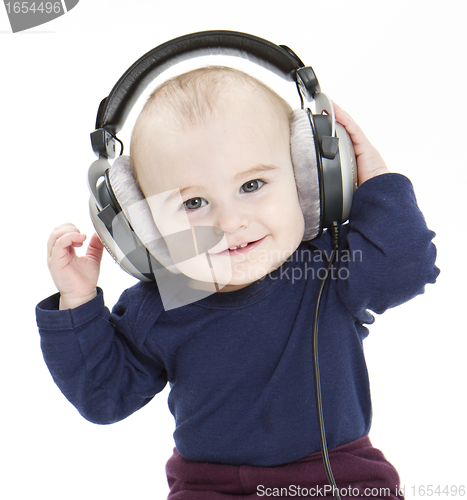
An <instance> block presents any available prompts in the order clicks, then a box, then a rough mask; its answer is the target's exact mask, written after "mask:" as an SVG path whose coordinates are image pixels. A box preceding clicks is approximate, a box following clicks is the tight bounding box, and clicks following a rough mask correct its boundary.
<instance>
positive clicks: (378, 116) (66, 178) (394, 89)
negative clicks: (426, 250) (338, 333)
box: [0, 0, 467, 500]
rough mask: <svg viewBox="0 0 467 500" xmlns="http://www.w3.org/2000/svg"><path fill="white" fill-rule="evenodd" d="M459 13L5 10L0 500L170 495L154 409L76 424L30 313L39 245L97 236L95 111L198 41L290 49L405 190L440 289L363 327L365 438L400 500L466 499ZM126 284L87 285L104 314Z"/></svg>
mask: <svg viewBox="0 0 467 500" xmlns="http://www.w3.org/2000/svg"><path fill="white" fill-rule="evenodd" d="M463 5H464V2H461V1H459V0H457V1H455V0H454V1H451V0H445V1H443V2H434V1H429V0H428V1H427V0H425V1H420V0H417V1H401V0H396V1H394V0H393V1H391V2H388V1H385V0H384V1H383V0H382V1H378V2H376V1H364V0H354V1H349V0H346V1H342V0H333V1H323V0H320V1H314V0H307V1H302V0H298V1H296V2H294V3H292V2H271V1H251V0H248V1H244V0H236V1H235V2H219V1H217V2H215V1H208V0H198V1H196V2H194V1H191V0H190V1H185V0H176V1H173V2H162V1H143V0H135V1H132V2H128V1H124V0H100V1H91V0H81V1H80V3H79V4H78V6H77V7H75V8H74V9H73V10H72V11H70V12H69V13H68V14H67V15H65V16H62V17H60V18H58V19H56V20H54V21H52V22H50V23H48V24H45V25H42V26H39V27H37V28H33V29H32V30H29V31H27V32H24V33H17V34H12V33H11V30H10V26H9V24H8V19H7V16H6V13H5V10H3V8H0V141H1V175H2V182H1V189H2V196H1V198H0V200H1V209H2V213H3V222H2V230H1V250H0V251H1V262H2V274H1V276H2V301H1V307H2V319H3V321H2V329H1V334H0V335H1V341H0V370H1V377H0V381H1V412H0V415H1V417H0V418H1V431H2V440H1V445H0V450H1V451H0V453H1V456H2V463H3V466H2V468H1V472H0V475H1V477H0V496H1V497H2V498H5V499H8V500H13V499H19V500H25V499H28V500H29V499H34V498H39V497H40V498H47V499H48V500H63V499H83V498H86V499H87V500H102V499H112V500H118V499H128V498H132V499H133V498H134V499H136V498H138V499H154V498H161V499H162V498H165V496H166V494H167V491H168V489H167V486H166V479H165V473H164V465H165V461H166V460H167V458H168V457H169V456H170V454H171V451H172V448H173V440H172V432H173V427H174V426H173V419H172V416H171V415H170V413H169V411H168V408H167V401H166V400H167V392H164V393H162V394H160V395H159V396H158V397H156V398H155V399H154V400H153V401H152V402H151V403H150V404H149V405H148V406H146V407H145V408H143V409H142V410H141V411H139V412H137V413H135V414H134V415H132V416H131V417H129V418H128V419H126V420H124V421H122V422H120V423H117V424H114V425H111V426H97V425H94V424H91V423H88V422H87V421H86V420H84V419H83V418H82V417H81V416H80V415H79V414H78V413H77V411H76V410H75V409H74V407H73V406H72V405H71V404H70V403H68V401H67V400H66V399H65V398H64V397H63V396H62V394H61V393H60V391H59V390H58V388H57V387H56V386H55V384H54V383H53V381H52V378H51V377H50V375H49V373H48V370H47V368H46V366H45V364H44V362H43V360H42V355H41V351H40V345H39V335H38V333H37V328H36V324H35V316H34V307H35V304H36V303H37V302H38V301H40V300H41V299H43V298H45V297H46V296H48V295H50V294H52V293H54V292H55V289H54V285H53V283H52V280H51V279H50V277H49V274H48V269H47V265H46V241H47V238H48V235H49V233H50V231H51V230H52V229H53V228H54V227H55V226H56V225H58V224H59V223H61V222H64V221H67V220H70V221H72V222H74V223H75V224H77V225H78V227H80V229H81V230H82V232H85V233H86V234H88V235H91V234H92V232H93V229H92V224H91V222H90V219H89V216H88V209H87V200H88V193H87V186H86V173H87V168H88V166H89V164H90V163H91V162H92V161H94V155H93V153H92V150H91V146H90V140H89V133H90V132H91V131H92V130H93V129H94V122H95V116H96V112H97V108H98V105H99V102H100V100H101V99H102V98H104V97H105V96H107V95H108V93H109V92H110V90H111V88H112V87H113V85H114V83H115V82H116V81H117V79H118V78H119V77H120V76H121V74H122V73H123V72H124V71H125V70H126V69H127V68H128V67H129V66H130V65H131V64H132V63H133V62H134V61H135V60H136V59H138V58H139V57H140V56H141V55H143V54H144V53H145V52H147V51H149V50H150V49H152V48H153V47H155V46H156V45H158V44H160V43H163V42H165V41H167V40H169V39H171V38H174V37H176V36H180V35H183V34H186V33H190V32H194V31H201V30H207V29H231V30H236V31H244V32H248V33H252V34H255V35H257V36H260V37H263V38H266V39H268V40H271V41H273V42H275V43H277V44H286V45H288V46H290V47H291V48H292V49H294V50H295V51H296V52H297V53H298V55H299V56H300V57H301V59H302V60H303V61H304V62H305V63H306V64H310V65H312V66H313V67H314V69H315V71H316V73H317V75H318V78H319V80H320V83H321V87H322V89H323V90H324V91H326V92H327V93H328V94H329V95H330V96H331V97H332V99H334V100H335V101H336V102H337V103H339V104H340V105H341V106H342V107H343V108H344V109H347V110H348V111H349V112H350V113H351V114H352V115H353V116H354V118H355V119H356V120H357V122H358V123H359V124H360V125H361V126H362V128H363V129H364V131H365V132H366V134H367V136H368V137H369V138H370V140H371V141H372V142H373V143H374V144H375V145H376V146H377V147H378V149H379V150H380V151H381V153H382V155H383V157H384V158H385V160H386V162H387V164H388V166H389V168H390V169H391V170H392V171H396V172H401V173H404V174H406V175H407V176H408V177H410V178H411V180H412V182H413V184H414V186H415V190H416V193H417V197H418V201H419V205H420V207H421V208H422V210H423V212H424V214H425V217H426V220H427V222H428V225H429V227H430V228H432V229H433V230H435V231H436V233H437V237H436V240H435V242H436V245H437V248H438V261H437V263H438V266H439V267H440V268H441V274H440V276H439V279H438V282H437V284H436V285H428V286H427V289H426V293H425V294H424V295H422V296H418V297H417V298H415V299H414V300H412V301H411V302H409V303H407V304H404V305H403V306H400V307H398V308H396V309H394V310H390V311H388V312H386V313H385V314H384V315H383V316H381V317H377V319H376V322H375V324H374V325H373V326H372V327H371V333H370V336H369V337H368V338H367V340H366V341H365V350H366V356H367V361H368V367H369V372H370V379H371V388H372V395H373V403H374V416H373V426H372V430H371V433H370V437H371V439H372V441H373V444H374V445H375V446H376V447H378V448H380V449H381V450H382V451H383V452H384V453H385V455H386V457H387V458H388V459H389V460H390V461H391V462H392V463H394V465H395V466H396V467H397V469H398V470H399V473H400V476H401V481H402V484H403V485H405V487H406V495H407V497H408V498H413V497H414V494H413V487H414V486H416V487H417V488H418V486H420V485H422V486H423V485H435V486H437V485H441V486H442V487H444V486H446V485H460V484H466V483H467V477H466V472H465V471H466V470H467V468H466V460H465V446H466V444H467V443H466V432H465V382H466V370H465V365H466V361H465V348H466V341H465V334H466V326H465V321H464V318H465V307H466V304H465V291H464V290H465V285H464V282H465V279H466V277H467V276H466V272H465V256H464V255H463V252H464V251H465V244H466V238H465V230H464V226H465V223H464V218H465V207H464V199H465V189H466V167H467V160H466V156H465V140H466V132H467V130H466V125H465V116H466V112H467V109H466V99H465V87H466V85H465V79H466V73H465V48H466V37H465V35H464V34H463V33H465V18H466V9H465V7H464V6H463ZM215 62H217V61H215ZM268 78H270V77H269V75H266V77H265V79H266V81H267V83H269V84H270V85H272V86H275V88H277V89H279V90H280V89H281V88H282V83H278V84H277V85H276V82H277V80H276V77H275V76H272V77H271V78H273V79H272V80H268ZM290 85H291V86H292V91H291V96H292V99H295V102H293V103H292V104H293V105H295V106H296V107H298V99H297V97H296V96H295V90H294V88H293V85H292V84H290ZM287 89H289V87H287ZM131 127H132V122H131V120H129V121H128V122H127V127H126V129H125V131H124V133H122V134H121V135H122V138H123V139H124V142H125V143H126V146H127V148H128V145H129V141H128V139H127V137H129V131H131ZM127 152H128V149H127ZM133 283H134V280H133V279H132V278H130V277H129V276H127V275H125V274H124V273H123V272H122V271H120V270H119V268H118V267H117V266H116V265H115V264H114V263H113V261H112V259H111V258H110V256H109V255H107V254H106V255H105V256H104V263H103V268H102V273H101V278H100V285H101V286H102V288H103V289H104V291H105V296H106V302H107V304H108V305H110V306H111V305H113V303H114V302H115V301H116V300H117V298H118V296H119V295H120V293H121V291H123V289H124V288H126V287H128V286H130V285H131V284H133ZM310 362H311V360H310ZM417 496H419V495H418V494H416V495H415V497H417Z"/></svg>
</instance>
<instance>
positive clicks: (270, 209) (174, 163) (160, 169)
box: [138, 89, 304, 291]
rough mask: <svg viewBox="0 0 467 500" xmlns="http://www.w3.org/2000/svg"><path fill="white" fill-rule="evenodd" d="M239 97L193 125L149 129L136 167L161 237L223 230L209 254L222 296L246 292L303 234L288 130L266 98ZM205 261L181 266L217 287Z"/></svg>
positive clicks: (234, 96)
mask: <svg viewBox="0 0 467 500" xmlns="http://www.w3.org/2000/svg"><path fill="white" fill-rule="evenodd" d="M239 92H240V91H236V90H235V89H232V92H231V94H230V95H229V99H228V101H230V102H225V101H224V102H223V103H221V104H220V105H219V107H220V109H218V110H215V111H214V112H213V115H212V116H209V117H207V118H206V119H204V120H203V122H202V123H199V124H197V125H195V126H192V127H189V128H188V127H185V128H183V129H182V128H180V127H175V126H167V123H164V124H162V122H159V123H156V124H153V123H151V125H150V126H149V127H148V128H147V129H146V130H145V132H144V137H143V140H142V141H141V154H140V156H139V157H140V158H141V160H140V162H139V164H138V178H139V182H140V185H141V187H142V189H143V191H144V194H145V196H146V198H147V199H148V202H149V205H150V207H151V210H152V213H153V216H154V219H155V222H156V224H157V226H158V228H159V230H160V231H161V233H162V235H163V236H164V235H168V234H173V233H174V232H175V231H181V230H183V229H186V228H189V227H190V226H213V227H215V228H220V229H222V231H223V232H224V235H225V236H224V238H223V240H222V241H221V242H220V243H219V244H217V245H216V246H215V247H214V248H212V249H211V250H210V251H209V257H210V259H211V264H212V267H213V269H214V271H215V276H216V278H215V281H216V282H217V283H219V286H224V285H226V286H224V287H223V288H222V289H221V290H220V291H232V290H235V289H239V288H243V287H244V286H247V285H248V284H250V283H252V282H254V281H256V280H258V279H259V278H261V277H263V276H265V275H266V274H267V273H269V272H270V271H272V270H274V269H276V268H278V267H279V266H280V265H281V264H282V263H283V262H285V260H287V258H288V257H289V256H290V255H291V254H292V253H293V252H294V251H295V250H296V248H297V247H298V245H299V244H300V242H301V240H302V237H303V232H304V219H303V214H302V212H301V209H300V205H299V201H298V195H297V189H296V185H295V178H294V174H293V169H292V163H291V158H290V144H289V124H288V123H287V120H286V118H285V117H284V118H279V115H278V113H277V112H276V111H275V110H274V108H273V107H272V105H271V104H270V103H268V102H266V101H265V100H264V98H256V99H247V100H245V98H244V97H243V98H242V95H241V94H240V93H239ZM161 193H162V195H159V196H154V195H157V194H161ZM170 194H172V197H171V199H170V200H168V199H167V195H170ZM219 233H221V231H219ZM244 244H248V245H247V246H246V247H244V248H242V249H237V250H229V248H233V247H239V246H241V245H244ZM169 250H170V247H169ZM201 257H203V256H201ZM203 263H204V264H203ZM205 263H206V257H205V256H204V258H203V259H200V258H194V259H190V260H189V261H186V262H184V263H180V264H177V267H178V268H179V269H180V271H181V272H182V273H183V274H186V275H187V276H189V277H191V278H193V279H194V280H197V281H200V282H205V283H209V282H210V283H211V287H212V282H213V277H212V271H211V270H209V269H207V270H206V264H205Z"/></svg>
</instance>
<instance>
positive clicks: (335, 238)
mask: <svg viewBox="0 0 467 500" xmlns="http://www.w3.org/2000/svg"><path fill="white" fill-rule="evenodd" d="M330 230H331V233H332V253H331V257H330V258H329V262H328V265H327V267H326V274H325V276H324V278H323V279H322V281H321V285H320V287H319V290H318V295H317V297H316V304H315V314H314V319H313V334H312V342H313V369H314V374H315V396H316V410H317V413H318V423H319V437H320V441H321V454H322V456H323V463H324V468H325V469H326V476H327V478H328V481H329V484H330V486H332V494H333V496H334V498H335V500H340V498H341V497H340V495H339V490H338V489H337V485H336V481H335V480H334V476H333V474H332V470H331V464H330V462H329V455H328V447H327V444H326V432H325V429H324V418H323V404H322V400H321V382H320V377H319V362H318V320H319V308H320V305H321V297H322V295H323V290H324V287H325V286H326V283H327V282H328V279H329V275H330V271H331V270H332V266H333V265H334V260H335V258H336V255H337V251H338V248H339V225H338V224H337V222H333V223H332V226H331V227H330Z"/></svg>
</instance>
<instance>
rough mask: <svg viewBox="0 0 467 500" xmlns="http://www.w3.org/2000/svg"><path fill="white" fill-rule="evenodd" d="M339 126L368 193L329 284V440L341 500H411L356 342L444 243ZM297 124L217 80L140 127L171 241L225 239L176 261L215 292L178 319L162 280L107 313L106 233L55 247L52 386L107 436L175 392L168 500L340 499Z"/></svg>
mask: <svg viewBox="0 0 467 500" xmlns="http://www.w3.org/2000/svg"><path fill="white" fill-rule="evenodd" d="M335 114H336V119H337V120H338V121H339V122H340V123H341V124H342V125H343V126H344V127H345V128H346V130H347V131H348V133H349V134H350V137H351V139H352V141H353V144H354V149H355V154H356V157H357V168H358V178H359V188H358V189H357V191H356V193H355V196H354V202H353V206H352V212H351V216H350V221H349V224H345V225H343V226H342V227H341V240H340V247H339V252H340V255H342V256H344V255H347V258H341V259H338V262H337V264H336V266H337V269H338V270H339V271H345V273H338V276H340V277H341V279H331V280H330V283H329V285H328V288H327V289H326V291H325V294H324V297H323V303H322V308H321V313H320V344H319V349H320V365H321V367H322V377H321V378H322V380H321V386H322V394H323V407H324V419H325V425H326V437H327V443H328V447H329V449H330V460H331V466H332V468H333V472H334V477H335V480H336V483H337V485H338V487H340V488H343V490H342V491H341V493H343V494H342V495H341V496H343V497H345V496H352V497H359V496H360V497H368V490H365V488H369V489H370V490H371V489H372V488H379V489H380V491H382V492H381V493H380V494H379V495H376V497H380V498H393V499H394V498H401V492H400V490H399V478H398V475H397V472H396V471H395V469H394V468H393V467H392V465H390V464H389V463H388V462H387V461H386V459H385V458H384V455H383V454H382V453H381V452H380V451H379V450H377V449H375V448H374V447H373V446H372V445H371V442H370V441H369V438H368V433H369V430H370V424H371V401H370V393H369V382H368V374H367V370H366V365H365V360H364V357H363V348H362V340H363V339H364V338H365V337H366V335H367V334H368V330H367V328H366V327H365V326H364V324H369V323H372V322H373V316H372V315H371V314H370V313H369V312H368V310H369V309H370V310H372V311H374V312H376V313H382V312H383V311H384V310H386V309H387V308H389V307H393V306H395V305H398V304H400V303H402V302H405V301H407V300H409V299H410V298H412V297H414V296H415V295H417V294H420V293H422V292H423V290H424V287H425V284H426V283H433V282H434V281H435V280H436V277H437V274H438V270H437V268H436V267H435V264H434V261H435V254H436V251H435V247H434V245H433V243H432V242H431V240H432V238H433V236H434V233H432V232H431V231H429V230H428V229H427V227H426V224H425V221H424V218H423V215H422V214H421V213H420V211H419V209H418V207H417V204H416V200H415V196H414V194H413V189H412V186H411V183H410V181H409V180H408V179H407V178H406V177H404V176H402V175H399V174H391V173H389V172H388V169H387V167H386V165H385V163H384V161H383V159H382V158H381V156H380V155H379V153H378V152H377V151H376V149H375V148H374V147H373V146H372V145H371V144H370V143H369V141H368V140H367V138H366V137H365V135H364V134H363V132H362V131H361V129H360V128H359V127H358V126H357V125H356V124H355V122H354V121H353V120H352V119H351V117H350V116H349V115H348V114H347V113H346V112H344V111H342V110H341V109H340V108H339V107H337V106H335ZM291 120H292V110H291V108H290V106H289V105H288V104H287V103H286V102H285V101H284V100H283V99H282V98H280V97H279V96H278V95H276V94H275V93H274V92H273V91H272V90H271V89H269V88H268V87H266V86H265V85H263V84H262V83H260V82H259V81H257V80H256V79H254V78H252V77H250V76H248V75H246V74H244V73H241V72H239V71H236V70H232V69H229V68H223V67H214V68H202V69H199V70H195V71H192V72H189V73H187V74H184V75H181V76H179V77H176V78H174V79H172V80H170V81H168V82H165V83H164V84H162V85H161V86H160V87H159V88H158V89H156V91H154V93H153V94H152V96H151V97H150V98H149V100H148V102H147V104H146V106H145V108H144V109H143V111H142V112H141V114H140V116H139V118H138V120H137V123H136V125H135V128H134V130H133V135H132V142H131V167H132V171H133V174H134V176H135V178H136V181H137V183H138V185H139V186H140V188H141V191H142V192H143V194H144V195H145V197H146V199H147V200H148V203H149V205H150V208H151V211H152V214H153V217H154V221H155V223H156V225H157V226H158V227H159V229H160V230H161V233H162V235H165V234H168V233H167V232H169V231H170V232H173V230H174V228H175V229H176V228H178V227H180V228H182V227H187V225H188V226H189V227H193V226H212V227H213V228H215V229H216V231H218V232H219V234H220V235H223V238H222V240H221V241H220V243H219V244H218V245H216V246H215V247H214V248H212V249H211V250H210V251H209V257H210V259H211V261H212V269H214V270H216V273H215V275H214V277H213V275H212V274H209V275H207V274H206V273H205V271H204V270H203V269H204V268H202V267H201V266H199V265H198V264H197V259H192V260H189V261H186V262H181V263H180V262H179V263H177V264H176V265H177V268H178V270H179V271H180V272H182V273H183V274H184V275H186V276H188V277H189V278H190V282H189V286H190V287H193V288H201V289H206V290H211V291H212V292H213V293H212V294H211V295H209V296H207V297H205V298H203V299H201V300H199V301H196V302H194V303H191V304H187V305H185V306H183V307H179V308H176V309H173V310H168V311H166V310H164V307H163V304H162V301H161V297H160V293H159V290H158V286H157V283H156V282H151V283H143V282H141V283H138V284H137V285H135V286H134V287H132V288H130V289H128V290H126V291H125V292H124V293H123V294H122V296H121V298H120V300H119V301H118V303H117V304H116V306H115V307H114V309H113V311H112V313H110V312H109V310H108V309H107V308H106V307H105V306H104V302H103V293H102V290H100V289H99V288H97V279H98V274H99V265H100V260H101V256H102V250H103V246H102V244H101V242H100V240H99V238H98V237H97V236H96V235H94V236H93V237H92V238H91V241H90V243H89V246H88V250H87V252H86V255H85V256H82V257H78V256H77V255H76V253H75V250H74V248H75V247H79V246H81V245H82V244H83V242H84V240H85V239H86V236H85V235H82V234H81V233H80V232H79V231H78V229H77V228H76V227H74V226H73V225H72V224H64V225H62V226H59V227H58V228H56V229H55V230H54V231H53V233H52V235H51V237H50V239H49V242H48V264H49V268H50V271H51V274H52V277H53V279H54V282H55V284H56V286H57V288H58V290H59V292H60V293H59V294H56V295H54V296H52V297H49V298H48V299H46V300H44V301H42V302H41V303H40V304H39V305H38V307H37V310H36V312H37V321H38V325H39V330H40V333H41V345H42V349H43V353H44V358H45V360H46V362H47V364H48V367H49V369H50V371H51V373H52V376H53V377H54V380H55V381H56V383H57V384H58V385H59V387H60V388H61V390H62V392H63V393H64V394H65V395H66V396H67V398H68V399H69V400H70V401H71V402H72V403H73V404H74V405H75V406H76V408H77V409H78V410H79V411H80V413H81V414H82V415H83V416H84V417H85V418H87V419H89V420H91V421H93V422H96V423H100V424H107V423H112V422H115V421H118V420H121V419H123V418H126V417H127V416H128V415H130V414H131V413H133V412H134V411H136V410H138V409H139V408H141V407H142V406H144V405H145V404H146V403H148V402H149V401H150V399H151V398H152V397H153V396H154V395H155V394H157V393H158V392H160V391H161V390H162V389H163V388H164V387H165V385H166V384H167V382H169V384H170V387H171V391H170V395H169V408H170V411H171V412H172V414H173V415H174V418H175V421H176V429H175V432H174V439H175V445H176V448H175V449H174V454H173V456H172V457H171V458H170V460H169V461H168V463H167V476H168V481H169V486H170V488H171V491H170V494H169V498H171V499H174V500H175V499H178V498H180V499H182V498H183V499H188V500H189V499H193V500H194V499H203V500H217V499H219V500H220V499H224V498H238V497H239V496H240V497H241V496H244V497H247V498H256V497H261V496H271V495H275V496H278V492H280V494H281V495H280V496H282V497H285V498H289V497H295V496H302V497H303V496H305V495H303V492H305V493H306V492H308V494H309V496H328V497H329V498H332V491H329V486H328V483H327V479H326V475H325V473H324V468H323V464H322V461H321V455H320V452H319V450H320V440H319V428H318V423H317V418H316V407H315V398H314V383H313V380H314V378H313V367H312V354H311V326H312V321H313V307H314V303H315V300H316V295H317V291H318V288H319V285H320V280H319V279H318V277H317V276H320V275H322V273H320V272H319V271H320V270H322V269H323V267H324V268H325V267H326V264H327V262H326V256H327V255H329V253H330V250H331V238H330V235H329V234H328V233H327V232H324V233H323V234H322V235H321V236H319V237H318V238H316V239H314V240H311V241H302V239H303V235H304V227H305V225H304V217H303V214H302V211H301V209H300V203H299V198H298V195H297V188H296V184H295V178H294V173H293V167H292V159H291V153H290V126H291ZM161 194H162V197H161ZM151 200H157V203H156V202H154V203H152V202H151ZM161 200H162V201H161ZM164 228H165V229H164ZM168 246H169V251H171V248H170V245H168ZM345 252H347V253H345ZM355 252H358V253H357V254H355ZM349 255H358V258H351V257H349ZM219 270H220V271H219ZM216 276H217V278H216ZM219 277H220V278H219ZM57 342H59V344H60V348H59V349H58V348H57ZM350 487H352V491H350V490H349V491H347V492H346V490H345V488H350ZM297 488H301V489H302V490H301V492H299V493H301V495H298V494H297V491H298V490H297ZM373 491H374V490H373ZM373 496H375V495H374V494H373Z"/></svg>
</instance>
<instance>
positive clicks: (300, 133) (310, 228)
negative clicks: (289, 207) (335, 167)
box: [290, 109, 320, 240]
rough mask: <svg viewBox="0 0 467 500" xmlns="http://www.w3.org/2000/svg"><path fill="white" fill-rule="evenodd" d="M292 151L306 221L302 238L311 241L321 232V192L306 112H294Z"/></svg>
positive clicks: (310, 129)
mask: <svg viewBox="0 0 467 500" xmlns="http://www.w3.org/2000/svg"><path fill="white" fill-rule="evenodd" d="M290 152H291V156H292V164H293V169H294V175H295V183H296V185H297V192H298V200H299V202H300V207H301V209H302V212H303V217H304V219H305V232H304V234H303V239H304V240H312V239H313V238H316V236H318V234H319V231H320V190H319V176H318V162H317V159H316V148H315V140H314V136H313V129H312V128H311V124H310V118H309V117H308V113H307V110H306V109H296V110H294V117H293V121H292V126H291V134H290Z"/></svg>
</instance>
